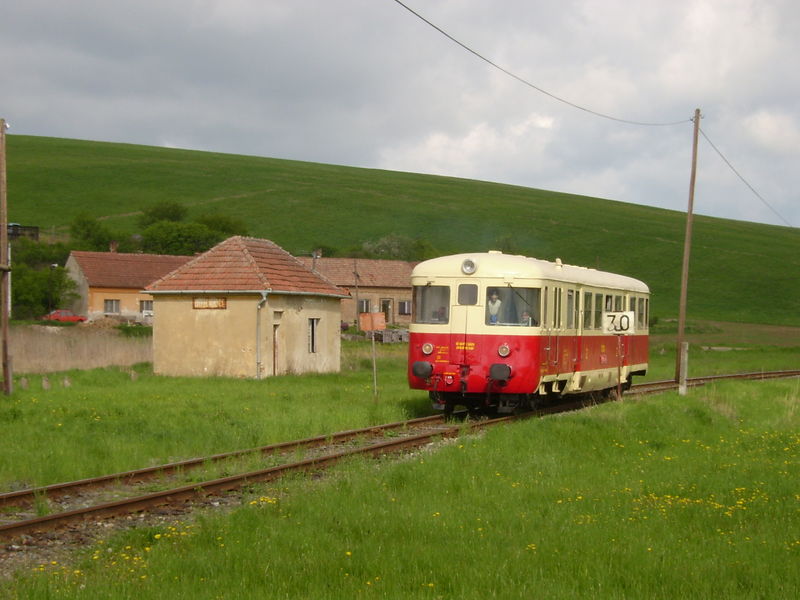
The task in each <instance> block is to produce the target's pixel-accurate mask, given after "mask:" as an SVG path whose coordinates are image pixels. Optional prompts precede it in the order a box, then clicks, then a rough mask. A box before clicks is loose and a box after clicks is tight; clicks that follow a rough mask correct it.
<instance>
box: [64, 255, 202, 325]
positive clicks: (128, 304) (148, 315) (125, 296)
mask: <svg viewBox="0 0 800 600" xmlns="http://www.w3.org/2000/svg"><path fill="white" fill-rule="evenodd" d="M192 258H193V257H192V256H172V255H166V254H127V253H119V252H84V251H77V250H73V251H72V252H70V255H69V258H68V259H67V263H66V265H65V266H66V269H67V273H68V274H69V276H70V277H71V278H72V280H73V281H74V282H75V283H76V285H77V292H78V295H79V298H78V299H77V300H76V301H75V302H74V303H73V305H72V306H71V308H72V310H73V312H75V313H77V314H79V315H84V316H86V317H87V319H88V320H90V321H93V320H95V319H98V318H102V317H112V318H117V319H121V320H125V321H136V322H140V323H150V322H151V321H152V317H153V296H152V295H150V294H148V293H146V292H145V291H144V288H145V287H146V286H147V285H149V284H150V283H153V282H154V281H156V280H157V279H160V278H161V277H163V276H164V275H167V274H168V273H170V272H171V271H174V270H175V269H177V268H178V267H180V266H181V265H183V264H185V263H186V262H187V261H189V260H191V259H192Z"/></svg>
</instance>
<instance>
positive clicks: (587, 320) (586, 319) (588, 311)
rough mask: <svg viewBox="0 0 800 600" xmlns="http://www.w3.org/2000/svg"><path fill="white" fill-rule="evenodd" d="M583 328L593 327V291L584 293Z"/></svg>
mask: <svg viewBox="0 0 800 600" xmlns="http://www.w3.org/2000/svg"><path fill="white" fill-rule="evenodd" d="M583 328H584V329H592V292H584V293H583Z"/></svg>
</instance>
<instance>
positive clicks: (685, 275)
mask: <svg viewBox="0 0 800 600" xmlns="http://www.w3.org/2000/svg"><path fill="white" fill-rule="evenodd" d="M699 131H700V109H699V108H697V109H695V111H694V140H693V143H692V175H691V177H690V179H689V208H688V209H687V211H686V235H685V237H684V240H683V269H682V270H681V299H680V308H679V312H678V338H677V340H676V344H675V351H676V352H675V381H680V378H681V365H682V364H684V361H683V357H682V356H681V355H682V353H683V351H684V346H683V335H684V333H683V332H684V329H685V328H686V296H687V287H688V283H689V253H690V251H691V248H692V213H693V211H694V184H695V181H696V179H697V137H698V133H699Z"/></svg>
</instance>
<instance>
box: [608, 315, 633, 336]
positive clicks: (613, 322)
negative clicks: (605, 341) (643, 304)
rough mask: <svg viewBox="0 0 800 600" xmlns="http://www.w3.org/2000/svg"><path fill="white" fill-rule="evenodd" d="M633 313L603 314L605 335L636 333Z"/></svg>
mask: <svg viewBox="0 0 800 600" xmlns="http://www.w3.org/2000/svg"><path fill="white" fill-rule="evenodd" d="M633 326H634V317H633V311H632V310H629V311H619V312H607V313H603V333H610V334H613V335H623V334H626V333H627V334H632V333H634V327H633Z"/></svg>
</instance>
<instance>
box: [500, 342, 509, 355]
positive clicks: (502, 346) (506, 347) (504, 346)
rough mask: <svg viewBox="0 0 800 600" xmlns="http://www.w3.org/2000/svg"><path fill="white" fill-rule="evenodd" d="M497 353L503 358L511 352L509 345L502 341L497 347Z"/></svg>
mask: <svg viewBox="0 0 800 600" xmlns="http://www.w3.org/2000/svg"><path fill="white" fill-rule="evenodd" d="M497 353H498V354H499V355H500V356H502V357H503V358H505V357H506V356H508V355H509V354H511V348H510V347H509V345H508V344H506V343H505V342H504V343H502V344H500V347H499V348H498V349H497Z"/></svg>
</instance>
